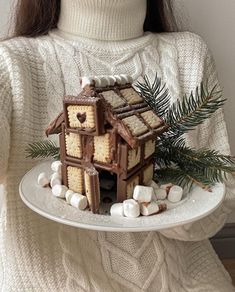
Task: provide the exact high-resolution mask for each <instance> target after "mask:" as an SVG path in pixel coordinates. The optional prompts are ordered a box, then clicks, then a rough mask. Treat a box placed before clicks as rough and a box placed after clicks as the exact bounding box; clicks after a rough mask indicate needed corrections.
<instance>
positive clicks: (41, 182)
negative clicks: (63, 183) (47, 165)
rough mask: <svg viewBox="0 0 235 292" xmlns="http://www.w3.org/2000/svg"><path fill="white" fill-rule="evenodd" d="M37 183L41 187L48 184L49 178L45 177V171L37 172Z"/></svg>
mask: <svg viewBox="0 0 235 292" xmlns="http://www.w3.org/2000/svg"><path fill="white" fill-rule="evenodd" d="M38 184H39V185H40V186H41V187H43V188H46V187H48V186H49V185H50V181H49V179H48V178H47V175H46V173H45V172H42V173H40V174H39V176H38Z"/></svg>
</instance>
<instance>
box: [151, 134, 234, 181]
mask: <svg viewBox="0 0 235 292" xmlns="http://www.w3.org/2000/svg"><path fill="white" fill-rule="evenodd" d="M156 163H158V165H160V166H163V167H170V166H172V165H176V166H177V167H179V168H180V169H182V170H183V171H184V172H186V173H187V172H188V171H191V169H193V170H194V171H196V172H197V173H200V174H201V175H202V176H203V177H204V178H206V179H208V180H210V181H211V182H212V183H214V182H221V181H223V180H224V179H226V175H227V174H228V173H235V159H234V158H233V157H230V156H226V155H221V154H220V153H219V152H218V151H215V150H211V149H198V150H196V149H191V148H189V147H187V146H186V145H185V141H184V139H182V138H181V139H179V140H178V141H175V142H172V141H167V140H165V141H164V140H163V141H161V143H159V146H158V149H157V151H156Z"/></svg>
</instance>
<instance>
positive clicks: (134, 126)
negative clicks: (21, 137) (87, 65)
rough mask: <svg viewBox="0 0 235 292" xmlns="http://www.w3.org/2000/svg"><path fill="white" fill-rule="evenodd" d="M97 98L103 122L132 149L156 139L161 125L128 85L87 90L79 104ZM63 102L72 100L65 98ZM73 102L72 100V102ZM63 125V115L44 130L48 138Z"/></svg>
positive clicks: (81, 94) (83, 92)
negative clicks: (101, 101) (101, 110)
mask: <svg viewBox="0 0 235 292" xmlns="http://www.w3.org/2000/svg"><path fill="white" fill-rule="evenodd" d="M81 97H82V98H84V100H85V99H87V100H90V99H92V98H94V97H100V98H101V99H102V100H103V104H104V115H105V119H106V121H107V122H108V123H109V124H110V125H111V126H112V127H113V128H114V129H116V131H117V133H118V134H119V135H120V136H121V137H122V138H123V139H124V140H125V141H126V142H127V143H128V144H129V145H130V146H131V147H132V148H134V147H137V146H138V145H140V144H142V143H144V142H145V141H147V140H149V139H155V138H156V136H157V134H158V133H159V132H160V131H161V129H162V127H163V126H164V122H163V121H162V120H161V119H160V118H159V117H158V116H157V115H156V114H155V113H154V112H153V111H152V110H151V108H150V107H149V106H148V105H147V104H146V103H145V101H144V100H143V98H142V97H141V96H140V95H139V94H138V93H137V92H136V91H135V89H134V88H133V87H132V86H131V84H127V85H116V86H109V87H106V88H95V87H93V86H86V87H85V88H84V90H83V91H82V92H81V93H80V94H79V96H78V100H79V99H81ZM64 99H65V100H68V99H71V97H65V98H64ZM73 100H74V99H73ZM63 122H64V117H63V113H61V114H60V115H59V118H58V117H57V118H56V119H55V121H54V122H52V123H51V124H50V126H49V127H48V128H47V130H46V133H47V135H50V134H55V133H58V132H59V131H60V129H61V124H62V123H63Z"/></svg>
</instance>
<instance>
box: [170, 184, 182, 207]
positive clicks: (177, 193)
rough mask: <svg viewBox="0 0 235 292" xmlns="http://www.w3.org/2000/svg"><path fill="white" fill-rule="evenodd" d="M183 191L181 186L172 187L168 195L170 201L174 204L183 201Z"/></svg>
mask: <svg viewBox="0 0 235 292" xmlns="http://www.w3.org/2000/svg"><path fill="white" fill-rule="evenodd" d="M182 196H183V189H182V188H181V187H180V186H173V187H171V189H170V191H169V194H168V201H170V202H172V203H177V202H179V201H180V200H181V199H182Z"/></svg>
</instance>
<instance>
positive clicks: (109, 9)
mask: <svg viewBox="0 0 235 292" xmlns="http://www.w3.org/2000/svg"><path fill="white" fill-rule="evenodd" d="M146 9H147V1H146V0H61V13H60V18H59V23H58V29H59V30H60V31H61V32H62V33H68V34H70V35H74V36H77V37H85V38H89V39H98V40H106V41H119V40H127V39H133V38H137V37H140V36H142V35H143V33H144V32H143V25H144V20H145V16H146Z"/></svg>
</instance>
